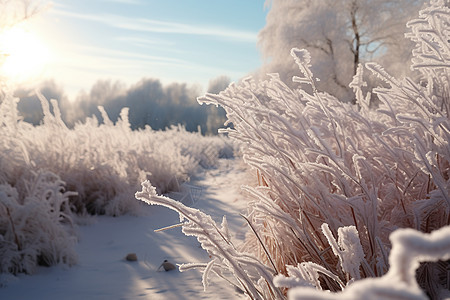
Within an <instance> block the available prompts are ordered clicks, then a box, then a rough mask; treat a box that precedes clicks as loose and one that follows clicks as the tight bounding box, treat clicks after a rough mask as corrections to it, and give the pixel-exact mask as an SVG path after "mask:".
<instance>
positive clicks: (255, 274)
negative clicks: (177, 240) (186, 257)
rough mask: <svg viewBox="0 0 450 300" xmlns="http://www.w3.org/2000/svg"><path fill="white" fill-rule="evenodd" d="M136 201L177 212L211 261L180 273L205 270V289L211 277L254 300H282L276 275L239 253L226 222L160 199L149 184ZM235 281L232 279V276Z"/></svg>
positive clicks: (162, 198) (182, 267) (144, 183)
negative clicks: (215, 220) (269, 299)
mask: <svg viewBox="0 0 450 300" xmlns="http://www.w3.org/2000/svg"><path fill="white" fill-rule="evenodd" d="M136 198H137V199H139V200H141V201H144V202H146V203H147V204H150V205H154V204H157V205H162V206H166V207H168V208H170V209H172V210H175V211H176V212H178V214H179V215H180V221H181V222H184V223H183V233H184V234H186V235H188V236H195V237H196V238H197V240H198V241H199V242H200V245H201V246H202V248H203V249H205V250H206V251H207V252H208V254H209V256H210V257H211V260H210V261H209V262H208V263H192V264H184V265H181V266H180V271H182V272H183V271H186V270H189V269H196V268H200V269H203V285H204V288H205V289H206V288H207V286H208V277H209V276H210V274H211V273H215V274H216V275H218V276H220V277H222V278H224V279H226V280H228V281H229V283H231V284H233V285H235V286H237V287H238V288H240V289H241V290H243V291H245V293H246V294H247V295H248V296H249V297H250V298H251V299H264V298H268V297H269V296H270V295H273V296H275V297H276V298H282V297H283V295H282V293H281V291H280V290H279V289H278V288H276V287H275V286H274V284H273V283H272V278H273V272H274V270H270V268H268V267H266V266H265V265H264V264H262V263H261V262H260V261H258V260H257V259H256V258H255V257H253V256H250V255H247V254H245V253H241V252H239V251H238V250H236V247H235V245H234V244H233V242H232V240H231V239H230V236H229V234H228V228H227V225H226V219H224V221H223V222H222V224H221V225H218V224H216V223H215V222H214V221H213V220H212V218H211V217H210V216H208V215H206V214H205V213H203V212H201V211H200V210H198V209H195V208H191V207H187V206H185V205H183V204H182V203H180V202H178V201H175V200H172V199H170V198H167V197H164V196H159V195H157V193H156V189H155V188H154V187H153V186H152V185H151V183H150V182H149V181H145V182H143V183H142V191H141V192H138V193H136ZM230 274H231V275H232V276H231V277H232V278H231V279H228V276H229V275H230Z"/></svg>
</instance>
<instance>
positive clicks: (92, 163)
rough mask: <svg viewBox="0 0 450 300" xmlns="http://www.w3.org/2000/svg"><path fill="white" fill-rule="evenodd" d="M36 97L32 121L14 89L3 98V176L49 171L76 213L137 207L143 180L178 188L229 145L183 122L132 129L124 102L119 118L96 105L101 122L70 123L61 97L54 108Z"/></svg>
mask: <svg viewBox="0 0 450 300" xmlns="http://www.w3.org/2000/svg"><path fill="white" fill-rule="evenodd" d="M5 91H7V89H5ZM39 98H40V100H41V105H42V108H43V112H44V120H43V124H41V125H39V126H35V127H34V126H31V125H30V124H28V123H26V122H22V121H21V120H20V116H19V115H18V114H17V109H16V106H17V99H15V98H14V97H12V96H11V95H10V94H8V93H6V94H5V97H4V99H3V101H2V102H1V104H0V105H1V106H0V113H1V114H2V123H1V127H0V136H1V137H2V139H1V140H0V150H1V151H0V162H1V163H2V170H0V183H1V182H3V183H11V184H14V182H15V181H16V180H17V178H19V177H20V176H22V174H26V173H28V172H29V171H30V170H35V171H38V170H46V171H51V172H53V173H55V174H58V176H60V177H61V179H62V180H63V181H64V182H66V186H67V189H68V190H71V191H76V192H77V196H73V197H71V199H70V201H71V205H72V207H73V209H74V210H76V211H77V212H78V213H85V212H87V213H91V214H107V215H120V214H123V213H127V212H131V213H137V212H138V210H139V205H138V204H139V203H138V202H137V201H135V199H134V193H135V191H136V190H137V189H138V188H139V186H140V183H141V182H142V181H144V180H146V179H149V180H151V182H152V184H153V185H155V187H156V188H157V190H158V192H160V193H166V192H168V191H171V190H176V189H177V188H178V187H179V183H181V182H183V181H186V180H188V179H189V177H190V176H191V175H193V174H194V173H195V171H196V170H197V169H198V168H199V165H201V166H202V167H213V166H214V165H215V164H216V161H217V159H218V158H219V157H220V156H221V152H222V151H227V150H228V149H230V147H231V146H230V145H231V143H230V142H229V141H227V140H225V139H224V138H220V137H203V136H202V135H201V134H200V133H190V132H187V131H186V130H185V129H184V128H183V127H172V128H170V129H167V130H165V131H154V130H152V129H151V128H149V127H147V128H145V129H142V130H131V126H130V123H129V121H128V110H127V109H126V108H125V109H123V110H122V112H121V114H120V118H119V120H118V122H116V124H114V123H113V122H112V121H111V120H110V119H109V118H108V115H107V114H106V112H105V110H104V109H103V108H102V107H99V110H100V112H101V114H102V119H103V123H102V124H100V123H99V121H98V120H97V119H96V118H95V117H92V118H88V119H87V120H86V122H85V123H78V124H76V125H75V126H74V128H73V129H69V128H68V127H67V126H66V125H65V124H64V122H63V121H62V119H61V116H60V112H59V109H58V105H57V102H56V101H54V100H52V101H51V105H52V107H50V105H49V102H48V101H47V100H46V99H45V98H44V97H43V96H41V95H40V97H39ZM51 108H52V110H51Z"/></svg>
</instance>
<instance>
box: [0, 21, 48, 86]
mask: <svg viewBox="0 0 450 300" xmlns="http://www.w3.org/2000/svg"><path fill="white" fill-rule="evenodd" d="M48 60H49V51H48V49H47V47H45V45H44V44H43V43H42V42H41V41H40V40H39V38H38V36H37V35H36V34H33V32H32V31H30V30H26V29H25V28H22V27H20V26H15V27H12V28H10V29H7V30H5V31H3V32H0V74H1V76H2V77H3V76H4V77H6V78H7V79H9V80H12V81H27V80H31V79H33V78H35V77H38V76H39V75H40V74H41V73H42V72H43V69H44V67H45V65H46V63H47V62H48Z"/></svg>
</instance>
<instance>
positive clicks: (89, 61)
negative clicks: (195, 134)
mask: <svg viewBox="0 0 450 300" xmlns="http://www.w3.org/2000/svg"><path fill="white" fill-rule="evenodd" d="M267 12H268V10H267V9H265V8H264V0H246V1H242V0H232V1H230V0H228V1H218V0H217V1H216V0H178V1H175V0H164V1H163V0H56V1H53V4H52V6H51V7H50V8H49V9H48V10H47V11H46V12H44V13H42V14H41V15H40V16H39V18H38V20H37V21H34V22H35V24H36V26H35V28H34V30H36V32H38V33H37V34H38V35H39V36H40V37H41V38H42V39H43V41H44V43H45V44H46V45H47V47H48V48H49V50H50V52H51V59H50V61H49V63H48V64H47V66H46V69H45V73H44V74H45V76H46V77H53V78H55V80H56V82H57V83H58V84H61V85H62V86H63V87H64V89H65V91H66V92H67V94H68V95H69V96H70V97H71V98H73V97H74V96H75V95H76V94H77V93H78V91H79V90H81V89H84V90H85V91H89V89H90V87H91V86H92V85H93V84H94V83H95V81H96V80H98V79H112V80H120V81H123V82H125V83H126V84H132V83H135V82H137V81H138V80H139V79H141V78H143V77H147V78H158V79H160V80H161V81H162V82H163V83H170V82H174V81H176V82H187V83H189V84H198V85H201V86H202V88H203V89H206V88H207V85H208V82H209V80H210V79H213V78H215V77H217V76H220V75H226V76H229V77H230V78H231V79H232V80H233V81H234V80H237V79H239V78H241V77H243V76H246V75H247V74H249V73H250V72H252V71H254V70H256V69H257V68H258V67H259V66H260V65H261V62H262V59H261V55H260V52H259V50H258V46H257V34H258V32H259V31H260V30H261V29H262V28H263V27H264V25H265V17H266V14H267Z"/></svg>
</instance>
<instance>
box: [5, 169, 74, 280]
mask: <svg viewBox="0 0 450 300" xmlns="http://www.w3.org/2000/svg"><path fill="white" fill-rule="evenodd" d="M29 177H30V178H21V179H20V181H19V182H17V183H16V186H15V187H13V186H11V185H9V184H0V273H13V274H17V273H20V272H25V273H28V274H31V273H33V272H34V271H35V269H36V267H37V265H45V266H51V265H55V264H58V263H64V264H67V265H72V264H74V263H75V262H76V260H77V255H76V253H75V251H74V245H75V243H76V236H75V234H74V230H75V229H74V224H73V219H72V212H71V211H70V207H69V196H73V195H74V193H73V192H65V191H64V182H62V181H61V180H60V179H59V178H58V176H57V175H55V174H53V173H49V172H47V173H38V174H32V175H31V176H29ZM19 186H20V189H22V191H21V192H19V190H18V187H19Z"/></svg>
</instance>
